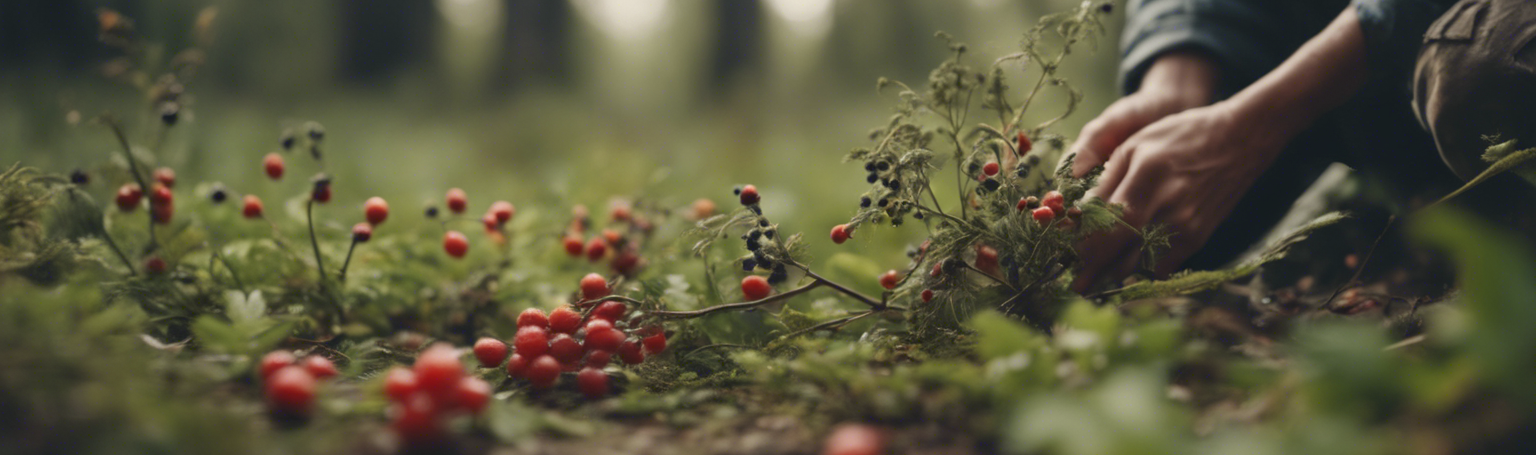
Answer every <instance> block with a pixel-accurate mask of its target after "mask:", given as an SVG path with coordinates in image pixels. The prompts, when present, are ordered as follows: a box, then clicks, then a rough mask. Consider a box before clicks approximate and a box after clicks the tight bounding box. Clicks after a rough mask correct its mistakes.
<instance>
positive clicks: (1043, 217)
mask: <svg viewBox="0 0 1536 455" xmlns="http://www.w3.org/2000/svg"><path fill="white" fill-rule="evenodd" d="M1030 216H1032V217H1034V218H1035V221H1039V222H1040V224H1050V223H1051V220H1054V219H1056V211H1054V210H1051V208H1050V207H1039V208H1036V209H1035V211H1033V212H1030Z"/></svg>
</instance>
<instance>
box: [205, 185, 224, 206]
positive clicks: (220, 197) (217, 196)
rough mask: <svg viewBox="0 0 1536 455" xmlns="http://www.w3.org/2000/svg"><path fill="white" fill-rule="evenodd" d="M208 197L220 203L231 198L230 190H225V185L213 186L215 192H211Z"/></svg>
mask: <svg viewBox="0 0 1536 455" xmlns="http://www.w3.org/2000/svg"><path fill="white" fill-rule="evenodd" d="M208 198H209V199H212V200H213V203H215V204H219V203H222V202H224V201H225V200H228V199H229V192H228V191H225V190H224V187H221V186H215V187H213V193H210V194H209V195H208Z"/></svg>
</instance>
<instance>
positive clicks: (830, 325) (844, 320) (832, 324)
mask: <svg viewBox="0 0 1536 455" xmlns="http://www.w3.org/2000/svg"><path fill="white" fill-rule="evenodd" d="M878 311H880V310H876V309H869V310H864V311H860V312H857V313H853V314H850V315H848V316H844V317H840V318H837V319H832V320H829V321H826V322H822V323H820V324H816V325H813V326H810V327H806V328H803V329H800V330H796V331H793V332H790V333H786V334H784V336H781V337H779V338H778V339H779V340H788V339H791V338H794V337H797V336H800V335H805V334H810V333H815V332H816V331H818V330H826V329H834V330H835V329H837V328H840V327H842V326H844V325H847V324H850V323H852V322H853V321H857V320H859V319H863V318H864V317H865V316H869V315H871V314H875V313H876V312H878Z"/></svg>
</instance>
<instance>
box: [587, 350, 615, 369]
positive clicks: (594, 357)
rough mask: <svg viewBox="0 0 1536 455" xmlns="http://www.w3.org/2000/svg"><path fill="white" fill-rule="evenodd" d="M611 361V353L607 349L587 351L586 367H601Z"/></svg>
mask: <svg viewBox="0 0 1536 455" xmlns="http://www.w3.org/2000/svg"><path fill="white" fill-rule="evenodd" d="M612 361H613V353H612V352H608V351H592V352H590V353H587V368H603V367H606V366H608V362H612Z"/></svg>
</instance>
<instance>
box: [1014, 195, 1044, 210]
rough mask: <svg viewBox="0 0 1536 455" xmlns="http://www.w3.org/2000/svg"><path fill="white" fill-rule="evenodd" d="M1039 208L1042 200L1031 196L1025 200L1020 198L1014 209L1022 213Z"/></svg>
mask: <svg viewBox="0 0 1536 455" xmlns="http://www.w3.org/2000/svg"><path fill="white" fill-rule="evenodd" d="M1038 206H1040V198H1037V197H1034V196H1030V197H1025V198H1019V203H1018V205H1015V206H1014V207H1013V208H1015V209H1018V211H1020V212H1022V211H1025V210H1030V209H1033V208H1035V207H1038Z"/></svg>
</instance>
